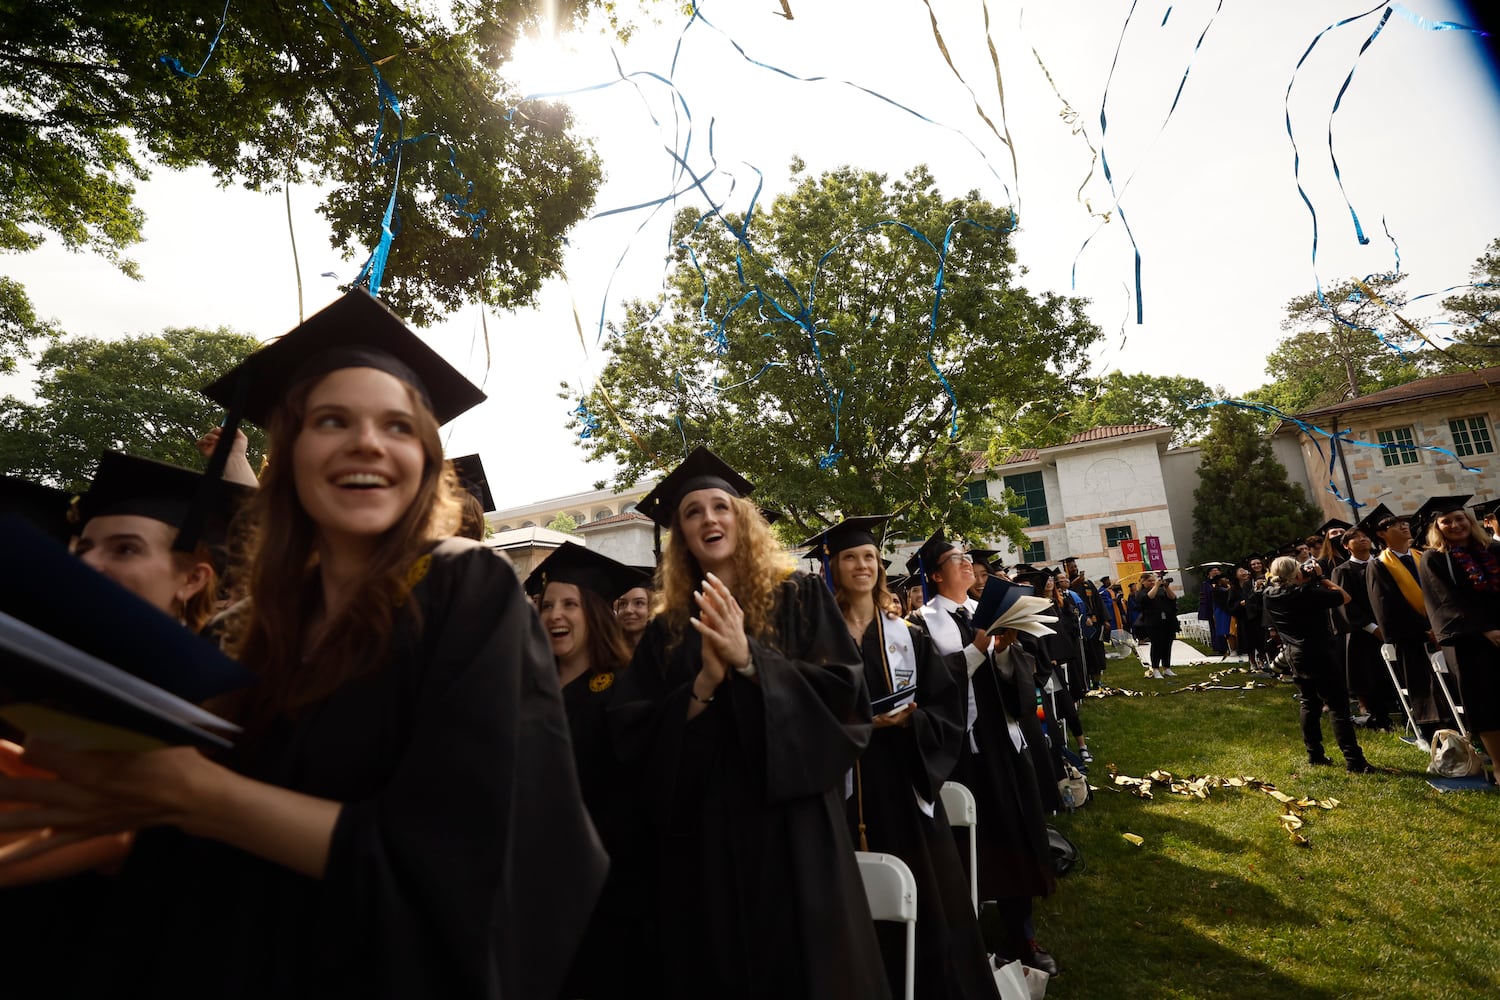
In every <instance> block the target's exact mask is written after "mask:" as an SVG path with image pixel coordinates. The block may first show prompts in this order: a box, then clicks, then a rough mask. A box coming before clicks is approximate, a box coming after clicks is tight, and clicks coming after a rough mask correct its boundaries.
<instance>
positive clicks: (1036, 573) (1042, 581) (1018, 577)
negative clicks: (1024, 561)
mask: <svg viewBox="0 0 1500 1000" xmlns="http://www.w3.org/2000/svg"><path fill="white" fill-rule="evenodd" d="M1051 575H1052V572H1051V571H1050V570H1045V569H1037V568H1036V567H1035V566H1027V567H1026V568H1025V569H1020V568H1017V569H1014V570H1012V571H1011V574H1010V578H1011V580H1012V581H1013V582H1015V583H1018V584H1020V585H1022V586H1024V587H1029V588H1031V590H1032V592H1033V593H1035V594H1036V595H1037V596H1039V597H1040V596H1041V595H1042V593H1043V592H1045V591H1046V589H1047V578H1048V577H1050V576H1051ZM986 586H988V584H986Z"/></svg>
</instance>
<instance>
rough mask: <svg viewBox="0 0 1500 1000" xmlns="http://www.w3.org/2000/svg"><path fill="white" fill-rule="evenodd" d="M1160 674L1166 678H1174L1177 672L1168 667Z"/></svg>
mask: <svg viewBox="0 0 1500 1000" xmlns="http://www.w3.org/2000/svg"><path fill="white" fill-rule="evenodd" d="M1162 673H1164V674H1166V675H1167V676H1168V677H1176V676H1177V671H1175V670H1173V669H1172V668H1171V667H1168V668H1167V669H1165V670H1163V671H1162Z"/></svg>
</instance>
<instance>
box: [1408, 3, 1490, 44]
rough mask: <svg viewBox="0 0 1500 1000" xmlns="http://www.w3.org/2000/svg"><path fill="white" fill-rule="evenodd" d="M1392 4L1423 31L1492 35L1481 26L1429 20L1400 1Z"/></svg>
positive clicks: (1482, 36)
mask: <svg viewBox="0 0 1500 1000" xmlns="http://www.w3.org/2000/svg"><path fill="white" fill-rule="evenodd" d="M1391 6H1392V7H1393V8H1394V9H1395V11H1396V13H1398V14H1400V15H1401V16H1402V17H1404V18H1406V19H1407V20H1408V21H1410V22H1411V23H1412V24H1415V25H1416V26H1417V27H1419V28H1421V29H1422V30H1423V31H1468V32H1472V33H1474V34H1476V35H1478V36H1479V37H1480V38H1488V37H1490V33H1489V32H1488V31H1481V30H1480V29H1479V28H1471V27H1469V26H1468V25H1467V24H1459V23H1458V22H1457V21H1429V20H1427V18H1425V17H1423V16H1422V15H1420V14H1414V13H1412V12H1411V11H1409V10H1407V9H1406V8H1405V7H1403V6H1401V5H1400V4H1399V3H1396V4H1391Z"/></svg>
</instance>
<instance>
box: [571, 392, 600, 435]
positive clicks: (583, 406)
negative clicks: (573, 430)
mask: <svg viewBox="0 0 1500 1000" xmlns="http://www.w3.org/2000/svg"><path fill="white" fill-rule="evenodd" d="M573 416H575V417H577V418H578V422H579V423H580V424H582V425H583V430H581V431H579V432H578V439H579V440H580V441H586V440H588V439H589V438H591V437H593V436H594V432H595V431H597V430H598V429H599V417H598V416H597V415H596V414H594V413H593V412H592V411H590V410H589V406H588V401H587V400H585V399H583V398H582V397H580V398H579V400H578V405H577V406H576V407H574V408H573Z"/></svg>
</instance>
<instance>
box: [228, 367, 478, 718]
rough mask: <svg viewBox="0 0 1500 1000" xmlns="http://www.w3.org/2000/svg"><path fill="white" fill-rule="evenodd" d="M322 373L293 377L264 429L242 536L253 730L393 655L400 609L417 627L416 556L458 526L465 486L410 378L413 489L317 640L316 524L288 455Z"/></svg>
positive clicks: (242, 652) (235, 640)
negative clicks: (417, 457) (418, 474)
mask: <svg viewBox="0 0 1500 1000" xmlns="http://www.w3.org/2000/svg"><path fill="white" fill-rule="evenodd" d="M324 377H326V376H318V377H316V378H311V379H307V380H304V381H303V382H300V383H298V384H297V385H296V386H294V387H292V389H291V390H290V391H289V392H288V393H287V395H286V398H285V399H284V400H283V401H282V403H281V405H280V406H278V407H277V409H276V411H275V413H274V414H272V417H271V420H270V424H269V426H268V428H267V431H268V434H267V445H268V447H267V452H268V454H269V455H270V456H271V458H270V461H269V462H268V464H267V466H266V469H265V473H264V475H263V476H262V477H261V480H260V489H258V490H256V491H255V496H254V498H253V499H252V500H251V501H250V503H249V504H248V505H247V507H246V509H245V511H244V515H243V521H242V524H241V527H240V531H239V537H238V539H237V545H236V548H237V556H238V561H239V562H240V564H241V565H240V567H239V569H238V571H237V572H236V574H235V576H236V579H237V580H238V582H239V590H240V593H239V594H238V595H237V596H240V597H246V598H249V599H248V600H246V601H244V602H243V603H242V604H241V605H240V610H239V613H238V614H237V615H235V617H234V620H233V621H232V622H231V623H230V625H229V634H228V638H227V642H226V648H227V649H228V650H229V652H230V653H231V655H233V656H235V657H236V658H238V659H239V660H240V661H241V662H242V663H244V664H245V665H246V666H248V667H249V668H250V669H252V670H254V671H256V672H257V673H259V674H260V675H261V682H260V683H259V684H256V685H255V686H254V687H253V688H252V689H250V691H249V693H248V695H247V697H246V700H245V701H244V702H243V703H241V704H240V705H239V706H237V709H236V714H238V715H240V717H241V719H240V721H241V722H243V723H245V724H246V725H247V728H254V727H256V726H259V725H262V724H264V723H266V722H269V721H270V720H272V719H274V718H276V717H278V716H281V715H286V714H291V713H295V712H296V711H297V710H298V709H301V708H304V707H306V706H307V705H311V704H313V703H315V702H318V701H321V700H322V699H324V698H326V697H328V696H329V695H330V694H332V693H333V692H334V691H336V690H338V688H339V687H341V686H342V685H344V684H345V683H347V682H348V681H350V680H352V679H353V678H355V677H357V676H359V675H360V674H362V673H365V672H367V671H369V670H373V669H376V668H378V667H379V666H380V665H381V664H382V663H383V662H384V661H385V659H386V656H387V655H388V653H389V650H390V641H391V636H392V634H393V632H394V630H395V627H396V620H397V618H398V617H401V616H403V615H405V616H410V617H413V618H415V619H416V621H417V624H418V625H420V619H419V618H417V616H418V614H419V613H418V611H417V608H416V605H415V603H414V602H411V601H409V600H408V597H409V596H410V593H411V588H412V585H413V584H414V583H415V582H416V580H415V579H410V575H411V571H412V566H413V564H414V563H415V562H416V560H417V558H418V557H419V556H421V555H422V554H423V553H424V551H425V550H426V549H427V548H428V547H429V546H430V544H431V543H432V542H433V541H435V540H437V539H440V538H445V537H448V536H450V535H452V534H453V532H454V529H455V528H456V527H457V526H458V519H459V513H460V508H459V503H458V497H459V494H460V492H461V491H460V488H459V485H458V477H457V476H455V475H454V473H453V467H452V464H451V463H449V462H445V461H443V447H442V441H441V440H440V438H439V437H438V424H437V419H436V418H435V417H434V416H433V415H432V411H431V410H430V409H429V408H428V407H427V405H426V404H425V403H424V402H422V399H421V397H420V396H419V394H418V393H417V392H416V391H415V390H413V389H412V388H411V387H410V386H405V388H406V394H407V398H408V400H409V401H410V403H411V408H412V413H413V417H414V419H413V426H414V429H415V432H416V435H417V437H418V439H419V440H420V441H421V442H422V450H423V453H424V454H425V456H426V461H425V462H424V463H423V466H422V479H421V482H420V483H419V484H418V487H417V493H416V496H415V497H414V498H413V500H412V502H411V505H410V506H409V507H408V508H407V509H406V512H405V513H404V514H402V516H401V518H400V519H399V520H398V521H397V522H396V523H395V524H394V525H392V526H391V528H390V529H389V530H388V531H386V533H385V534H384V535H383V536H381V538H380V541H379V544H378V546H377V548H376V550H375V553H374V555H373V556H372V557H371V559H370V562H369V564H368V565H367V566H366V567H365V571H364V573H363V574H362V575H361V579H360V582H359V587H358V590H357V591H356V592H355V593H354V594H353V595H351V598H350V600H349V602H348V604H347V605H346V606H345V607H344V608H343V609H341V611H340V612H339V614H338V616H337V617H336V618H333V619H331V620H329V621H327V622H326V623H325V626H324V628H323V631H322V634H321V635H320V636H319V637H318V638H317V640H316V642H315V643H314V644H312V645H309V639H310V636H309V634H308V620H309V615H308V612H307V609H308V608H310V607H317V606H318V605H319V604H320V603H321V601H322V597H323V595H322V589H321V586H320V583H319V576H318V555H317V542H318V527H317V525H316V524H315V523H314V522H313V520H312V518H310V517H309V516H308V514H307V511H306V510H304V509H303V507H302V504H301V502H300V501H299V500H298V498H297V484H296V479H295V475H294V473H293V469H292V462H291V455H292V451H293V448H294V446H295V444H296V441H297V436H298V435H299V434H300V433H301V431H302V425H303V422H304V419H305V417H306V413H307V399H308V396H309V395H310V394H311V393H312V390H313V388H314V387H315V386H316V385H317V384H318V383H319V382H320V381H321V380H322V378H324ZM304 654H306V655H305V656H304Z"/></svg>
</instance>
